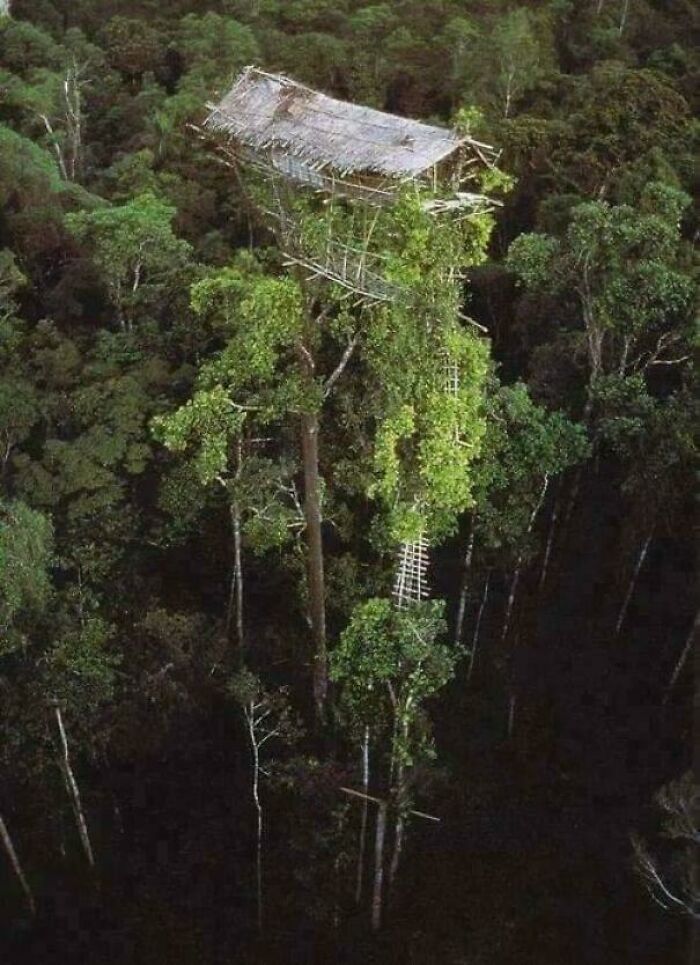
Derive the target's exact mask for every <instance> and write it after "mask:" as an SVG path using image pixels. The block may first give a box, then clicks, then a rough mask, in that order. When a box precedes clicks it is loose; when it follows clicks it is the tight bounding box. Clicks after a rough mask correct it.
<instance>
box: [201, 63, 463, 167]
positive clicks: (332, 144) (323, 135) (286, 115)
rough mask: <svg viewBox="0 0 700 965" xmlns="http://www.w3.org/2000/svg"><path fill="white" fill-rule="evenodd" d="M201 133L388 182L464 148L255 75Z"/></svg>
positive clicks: (239, 84)
mask: <svg viewBox="0 0 700 965" xmlns="http://www.w3.org/2000/svg"><path fill="white" fill-rule="evenodd" d="M205 126H206V127H207V128H209V129H210V130H212V131H220V132H223V133H225V134H227V135H228V136H229V137H231V138H232V139H233V140H235V141H237V142H239V143H240V144H243V145H245V146H246V147H247V148H250V149H252V150H254V151H258V152H266V153H267V152H270V151H283V152H284V153H285V154H287V155H290V156H292V157H296V158H299V159H300V160H301V161H302V162H305V163H306V164H309V165H311V166H312V167H314V168H316V169H317V170H320V169H322V168H326V167H327V168H330V169H332V170H334V171H337V172H338V173H339V174H341V175H346V174H350V173H352V174H358V175H362V174H366V175H381V176H384V177H390V178H415V177H419V176H420V175H421V174H423V173H424V172H426V171H428V170H429V169H430V168H432V166H433V165H434V164H437V163H438V162H440V161H442V160H444V159H445V158H446V157H448V156H449V155H450V154H452V153H453V152H454V151H456V150H457V149H458V148H459V147H460V146H461V145H462V144H464V143H465V142H466V141H468V139H466V138H461V137H459V135H458V134H456V133H455V132H454V131H450V130H447V129H445V128H442V127H434V126H433V125H431V124H423V123H421V122H420V121H413V120H410V119H409V118H406V117H396V116H395V115H393V114H386V113H384V112H383V111H377V110H374V109H373V108H370V107H360V106H358V105H356V104H349V103H347V102H345V101H339V100H336V99H335V98H333V97H328V96H327V95H325V94H321V93H319V92H318V91H314V90H311V89H310V88H309V87H304V86H303V85H302V84H298V83H297V82H296V81H293V80H290V79H289V78H288V77H282V76H280V75H276V74H267V73H264V72H263V71H261V70H257V69H256V68H254V67H247V68H246V69H245V70H244V71H243V73H242V74H241V76H240V77H239V78H238V80H237V81H236V82H235V84H234V85H233V87H232V88H231V90H230V91H229V92H228V94H226V96H225V97H224V98H223V99H222V100H221V101H220V102H219V103H218V104H216V105H215V106H213V107H212V109H211V113H210V114H209V116H208V118H207V120H206V121H205Z"/></svg>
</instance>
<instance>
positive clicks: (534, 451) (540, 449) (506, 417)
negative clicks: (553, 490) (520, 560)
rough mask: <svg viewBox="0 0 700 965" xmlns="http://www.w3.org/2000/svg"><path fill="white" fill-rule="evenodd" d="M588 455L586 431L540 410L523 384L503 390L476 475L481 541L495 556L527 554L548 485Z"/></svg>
mask: <svg viewBox="0 0 700 965" xmlns="http://www.w3.org/2000/svg"><path fill="white" fill-rule="evenodd" d="M588 453H589V444H588V440H587V437H586V432H585V429H584V427H583V426H582V425H580V424H577V423H575V422H572V421H571V420H569V419H568V418H567V417H566V416H565V415H564V414H563V413H561V412H548V411H547V410H546V409H544V408H543V407H541V406H538V405H536V404H535V403H534V402H533V401H532V399H531V397H530V395H529V393H528V390H527V387H526V386H525V385H523V384H522V383H517V384H515V385H513V386H501V387H499V388H498V390H497V391H496V392H494V393H493V394H492V395H491V397H490V398H489V403H488V431H487V433H486V437H485V444H484V448H483V451H482V455H481V458H480V460H479V462H478V463H477V466H476V469H475V476H476V480H477V483H476V490H477V492H476V505H475V509H474V513H475V519H476V526H477V530H478V533H479V538H480V540H481V541H483V542H484V543H485V545H486V546H487V547H488V548H489V549H491V550H500V549H505V550H506V551H510V552H514V553H515V555H519V554H521V553H523V551H526V550H527V549H528V546H527V542H526V539H527V536H528V533H529V529H530V526H531V516H532V513H533V511H534V509H535V507H536V506H537V505H538V501H539V499H540V497H541V493H542V487H543V485H544V484H545V482H546V481H551V480H553V479H554V478H555V477H556V476H557V475H560V474H561V473H563V472H564V471H565V470H566V469H569V468H570V467H572V466H575V465H576V464H578V463H581V462H582V461H583V460H584V459H585V458H586V456H587V455H588Z"/></svg>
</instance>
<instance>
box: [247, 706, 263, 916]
mask: <svg viewBox="0 0 700 965" xmlns="http://www.w3.org/2000/svg"><path fill="white" fill-rule="evenodd" d="M246 717H247V720H248V734H249V737H250V747H251V750H252V753H253V784H252V792H253V803H254V804H255V811H256V815H257V823H256V837H255V893H256V900H257V923H258V931H259V932H260V933H262V927H263V887H262V836H263V811H262V805H261V803H260V754H259V750H258V742H257V739H256V735H255V710H254V708H253V707H252V706H251V707H250V708H249V709H248V711H247V713H246Z"/></svg>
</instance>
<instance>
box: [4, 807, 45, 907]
mask: <svg viewBox="0 0 700 965" xmlns="http://www.w3.org/2000/svg"><path fill="white" fill-rule="evenodd" d="M0 838H2V843H3V844H4V845H5V851H7V856H8V857H9V859H10V864H11V865H12V867H13V868H14V872H15V874H16V875H17V880H18V881H19V883H20V885H21V887H22V891H23V892H24V896H25V898H26V899H27V905H28V906H29V911H30V913H31V915H32V917H34V915H36V904H35V903H34V895H33V894H32V889H31V888H30V887H29V882H28V881H27V879H26V878H25V876H24V872H23V871H22V865H21V864H20V861H19V858H18V857H17V851H16V849H15V846H14V844H13V843H12V838H11V837H10V832H9V831H8V830H7V825H6V824H5V821H4V820H3V817H2V815H1V814H0Z"/></svg>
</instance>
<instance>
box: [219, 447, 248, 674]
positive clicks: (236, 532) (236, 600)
mask: <svg viewBox="0 0 700 965" xmlns="http://www.w3.org/2000/svg"><path fill="white" fill-rule="evenodd" d="M242 471H243V443H242V441H241V439H240V437H239V438H238V440H237V443H236V472H235V476H234V480H235V483H238V481H239V480H240V478H241V473H242ZM222 482H223V480H222ZM224 485H225V483H224ZM230 513H231V532H232V534H233V567H232V569H231V586H230V590H229V597H228V608H227V611H226V636H227V637H228V638H229V639H230V638H231V629H232V626H233V621H234V614H235V621H236V643H237V644H238V654H239V657H241V656H242V655H243V653H244V651H245V629H244V620H243V535H242V529H241V504H240V503H239V501H238V497H237V495H236V491H235V490H234V495H233V498H232V500H231V507H230Z"/></svg>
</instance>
